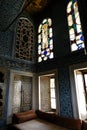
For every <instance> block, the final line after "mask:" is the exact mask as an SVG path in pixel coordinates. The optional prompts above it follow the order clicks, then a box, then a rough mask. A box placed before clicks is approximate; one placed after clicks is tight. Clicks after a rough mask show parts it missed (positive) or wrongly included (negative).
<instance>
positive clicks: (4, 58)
mask: <svg viewBox="0 0 87 130" xmlns="http://www.w3.org/2000/svg"><path fill="white" fill-rule="evenodd" d="M24 1H25V0H1V1H0V67H4V68H7V69H8V70H9V71H10V69H15V70H21V71H29V72H35V65H34V63H31V62H29V61H24V60H20V59H15V58H14V57H13V56H12V53H13V46H14V40H15V30H16V24H17V20H18V18H19V17H18V18H17V19H16V20H15V21H14V22H13V23H12V21H13V20H14V19H15V18H16V17H17V16H18V14H19V13H20V11H21V9H22V7H23V3H24ZM24 16H25V17H26V13H25V14H24ZM20 17H21V16H20ZM11 23H12V24H11ZM9 24H11V26H10V27H9ZM8 27H9V28H8ZM8 79H9V74H8ZM7 88H8V89H9V82H8V84H7ZM8 89H7V92H6V103H5V104H6V109H5V112H4V116H3V118H0V128H1V126H4V125H5V124H6V114H7V101H8Z"/></svg>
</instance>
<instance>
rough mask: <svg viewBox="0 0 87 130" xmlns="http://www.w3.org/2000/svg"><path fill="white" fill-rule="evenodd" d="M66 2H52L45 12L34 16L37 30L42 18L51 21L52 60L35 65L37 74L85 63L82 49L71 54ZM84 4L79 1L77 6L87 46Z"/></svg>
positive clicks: (85, 57)
mask: <svg viewBox="0 0 87 130" xmlns="http://www.w3.org/2000/svg"><path fill="white" fill-rule="evenodd" d="M68 2H69V0H68V1H63V0H60V1H57V0H54V2H52V3H51V4H50V7H49V8H48V7H47V8H46V9H45V11H43V12H41V14H39V15H38V14H37V15H36V19H35V22H36V23H37V24H36V27H37V28H36V29H37V30H38V26H39V24H40V23H41V22H42V20H43V19H44V18H47V17H50V18H51V19H52V28H53V41H54V59H53V60H48V61H45V62H43V66H42V63H37V72H40V71H45V70H46V69H52V68H58V67H59V66H64V65H68V66H69V65H72V64H76V63H80V62H85V61H86V59H87V56H86V55H85V53H84V49H82V50H79V51H77V52H71V49H70V40H69V30H68V21H67V12H66V10H67V5H68ZM81 2H82V3H81ZM84 2H85V1H82V0H79V1H78V5H79V13H80V16H81V23H82V29H83V34H84V38H85V44H87V36H86V35H87V33H86V30H87V29H86V28H87V27H86V23H87V22H86V21H87V19H86V18H87V15H86V13H84V12H86V6H85V4H84ZM48 64H51V65H52V66H50V67H49V65H48ZM44 66H45V67H44Z"/></svg>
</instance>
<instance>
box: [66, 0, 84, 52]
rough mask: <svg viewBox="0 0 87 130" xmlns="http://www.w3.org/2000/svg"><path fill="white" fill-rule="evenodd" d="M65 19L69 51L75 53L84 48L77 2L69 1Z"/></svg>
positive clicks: (74, 0) (75, 0)
mask: <svg viewBox="0 0 87 130" xmlns="http://www.w3.org/2000/svg"><path fill="white" fill-rule="evenodd" d="M67 19H68V27H69V37H70V43H71V51H76V50H79V49H82V48H84V36H83V34H82V27H81V21H80V15H79V11H78V3H77V0H71V1H70V2H69V3H68V6H67Z"/></svg>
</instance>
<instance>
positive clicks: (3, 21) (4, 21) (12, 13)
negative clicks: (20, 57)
mask: <svg viewBox="0 0 87 130" xmlns="http://www.w3.org/2000/svg"><path fill="white" fill-rule="evenodd" d="M23 3H24V0H3V1H2V3H1V6H0V30H5V29H6V28H7V27H8V26H9V24H11V22H12V21H13V20H14V19H15V18H16V17H17V15H18V14H19V13H20V11H21V10H22V6H23Z"/></svg>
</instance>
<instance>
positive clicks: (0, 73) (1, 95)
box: [0, 68, 6, 118]
mask: <svg viewBox="0 0 87 130" xmlns="http://www.w3.org/2000/svg"><path fill="white" fill-rule="evenodd" d="M5 95H6V71H5V70H3V69H2V68H0V118H3V116H4V110H5Z"/></svg>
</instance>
